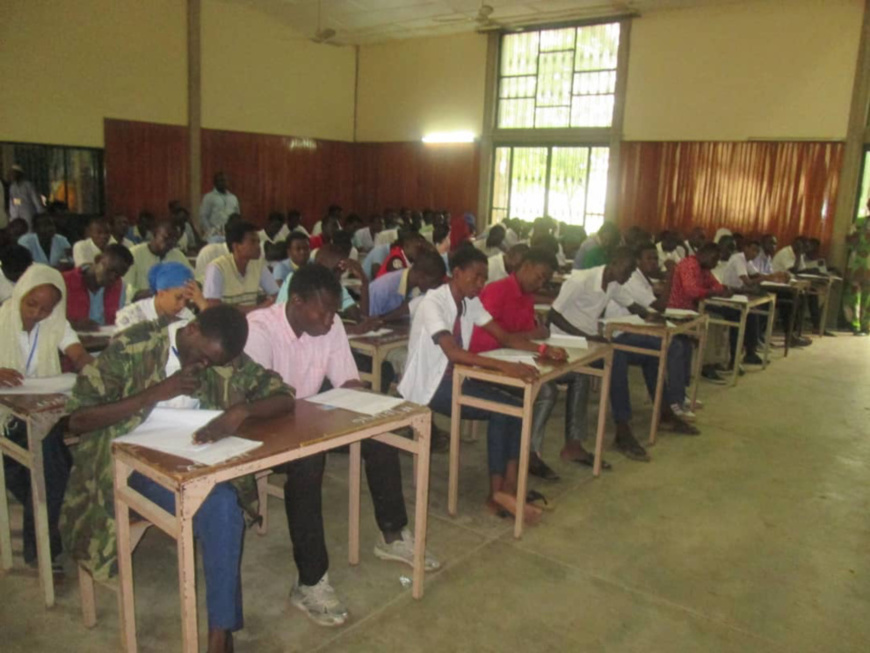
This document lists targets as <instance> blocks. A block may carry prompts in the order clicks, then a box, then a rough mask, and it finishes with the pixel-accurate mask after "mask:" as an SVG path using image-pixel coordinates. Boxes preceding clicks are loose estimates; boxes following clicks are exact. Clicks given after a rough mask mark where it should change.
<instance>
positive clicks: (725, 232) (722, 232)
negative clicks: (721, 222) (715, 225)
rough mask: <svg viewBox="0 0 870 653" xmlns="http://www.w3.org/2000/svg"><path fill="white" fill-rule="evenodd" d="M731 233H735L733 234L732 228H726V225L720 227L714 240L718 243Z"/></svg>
mask: <svg viewBox="0 0 870 653" xmlns="http://www.w3.org/2000/svg"><path fill="white" fill-rule="evenodd" d="M731 235H733V234H732V233H731V230H730V229H726V228H725V227H722V228H721V229H719V231H717V232H716V235H715V236H713V242H714V243H717V244H718V243H719V241H720V240H722V239H723V238H724V237H725V236H731Z"/></svg>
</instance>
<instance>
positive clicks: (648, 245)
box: [634, 240, 659, 258]
mask: <svg viewBox="0 0 870 653" xmlns="http://www.w3.org/2000/svg"><path fill="white" fill-rule="evenodd" d="M648 249H654V250H655V252H656V256H658V252H659V249H658V247H656V244H655V243H654V242H653V241H651V240H646V241H644V242H642V243H639V244H637V245H635V247H634V257H635V258H640V257H641V255H642V254H643V253H644V252H645V251H647V250H648Z"/></svg>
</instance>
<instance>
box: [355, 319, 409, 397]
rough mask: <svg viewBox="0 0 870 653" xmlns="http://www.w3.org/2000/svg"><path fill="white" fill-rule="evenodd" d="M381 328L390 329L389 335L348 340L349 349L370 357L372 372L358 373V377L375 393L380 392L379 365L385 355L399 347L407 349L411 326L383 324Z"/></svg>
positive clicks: (356, 337) (357, 337)
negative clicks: (369, 385)
mask: <svg viewBox="0 0 870 653" xmlns="http://www.w3.org/2000/svg"><path fill="white" fill-rule="evenodd" d="M383 328H385V329H390V333H386V334H384V335H382V336H373V337H368V338H364V337H359V336H350V337H349V338H348V340H349V342H350V348H351V349H353V350H355V351H358V352H360V353H361V354H365V355H366V356H371V358H372V371H371V372H360V375H359V376H360V379H361V380H362V381H367V382H368V383H369V384H371V388H372V390H374V391H375V392H380V391H381V364H382V363H383V362H384V359H385V358H386V357H387V354H388V353H390V352H391V351H392V350H394V349H398V348H399V347H407V346H408V337H409V335H410V333H411V326H410V325H409V324H407V323H391V324H385V326H384V327H383Z"/></svg>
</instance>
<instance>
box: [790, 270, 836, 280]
mask: <svg viewBox="0 0 870 653" xmlns="http://www.w3.org/2000/svg"><path fill="white" fill-rule="evenodd" d="M797 276H798V278H799V279H818V280H819V281H827V280H828V278H829V277H827V276H825V275H824V274H810V273H808V272H798V273H797Z"/></svg>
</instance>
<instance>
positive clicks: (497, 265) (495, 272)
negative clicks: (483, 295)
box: [486, 252, 508, 284]
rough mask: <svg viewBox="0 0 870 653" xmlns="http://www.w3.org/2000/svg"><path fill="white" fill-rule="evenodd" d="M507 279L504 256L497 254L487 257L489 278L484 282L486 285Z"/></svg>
mask: <svg viewBox="0 0 870 653" xmlns="http://www.w3.org/2000/svg"><path fill="white" fill-rule="evenodd" d="M507 277H508V273H507V270H506V269H505V266H504V254H502V253H501V252H499V253H498V254H496V255H495V256H490V257H489V276H488V278H487V280H486V283H487V284H490V283H492V282H493V281H501V280H502V279H506V278H507Z"/></svg>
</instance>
